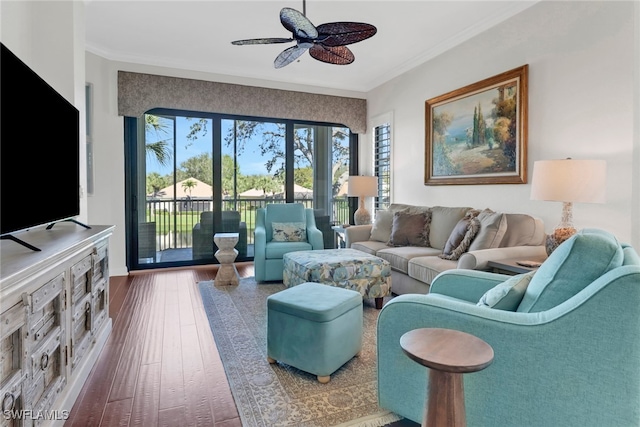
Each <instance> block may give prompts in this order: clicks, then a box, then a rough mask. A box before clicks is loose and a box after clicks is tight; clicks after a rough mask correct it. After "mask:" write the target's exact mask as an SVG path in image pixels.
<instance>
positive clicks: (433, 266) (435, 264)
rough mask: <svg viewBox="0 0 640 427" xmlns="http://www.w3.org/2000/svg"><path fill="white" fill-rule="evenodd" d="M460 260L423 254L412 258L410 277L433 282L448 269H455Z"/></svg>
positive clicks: (409, 265)
mask: <svg viewBox="0 0 640 427" xmlns="http://www.w3.org/2000/svg"><path fill="white" fill-rule="evenodd" d="M457 265H458V262H457V261H452V260H447V259H442V258H440V257H437V256H421V257H415V258H411V259H410V260H409V262H408V265H407V269H408V275H409V277H412V278H414V279H416V280H420V281H421V282H424V283H427V284H431V282H432V281H433V279H435V277H436V276H437V275H438V274H440V273H442V272H443V271H446V270H453V269H455V268H456V267H457Z"/></svg>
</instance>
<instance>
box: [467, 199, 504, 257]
mask: <svg viewBox="0 0 640 427" xmlns="http://www.w3.org/2000/svg"><path fill="white" fill-rule="evenodd" d="M478 221H480V231H479V232H478V235H477V236H476V238H475V239H474V240H473V243H471V246H470V247H469V251H477V250H480V249H490V248H498V247H500V243H501V242H502V238H503V237H504V235H505V233H506V232H507V218H506V217H505V216H504V214H502V213H500V212H494V211H492V210H491V209H485V210H483V211H482V212H480V214H479V215H478Z"/></svg>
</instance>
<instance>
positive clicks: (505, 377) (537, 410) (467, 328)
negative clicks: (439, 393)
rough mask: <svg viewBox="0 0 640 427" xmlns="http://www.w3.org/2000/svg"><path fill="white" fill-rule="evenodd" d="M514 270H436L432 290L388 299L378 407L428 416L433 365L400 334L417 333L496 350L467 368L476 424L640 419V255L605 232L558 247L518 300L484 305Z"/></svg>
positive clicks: (469, 412)
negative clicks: (485, 363) (442, 332)
mask: <svg viewBox="0 0 640 427" xmlns="http://www.w3.org/2000/svg"><path fill="white" fill-rule="evenodd" d="M509 278H510V276H504V275H500V274H494V273H489V272H484V271H473V270H450V271H446V272H443V273H441V274H440V275H438V276H437V277H436V278H435V279H434V281H433V283H432V285H431V289H430V291H429V293H428V294H426V295H419V294H408V295H401V296H398V297H396V298H394V299H392V300H391V301H389V302H388V303H387V304H386V305H385V306H384V308H383V309H382V310H381V312H380V315H379V318H378V324H377V351H378V400H379V404H380V406H381V407H383V408H385V409H388V410H391V411H393V412H395V413H397V414H399V415H401V416H404V417H405V418H408V419H411V420H413V421H415V422H420V421H421V419H422V416H423V411H424V404H425V401H426V400H425V399H426V398H427V374H428V371H427V368H424V367H422V366H420V365H418V364H417V363H416V362H414V361H413V360H411V359H409V358H408V357H407V356H406V355H405V354H404V353H403V351H402V349H401V347H400V343H399V342H400V337H401V336H402V335H403V334H404V333H406V332H408V331H410V330H413V329H416V328H449V329H455V330H459V331H464V332H467V333H470V334H473V335H475V336H477V337H479V338H481V339H483V340H484V341H486V342H487V343H489V344H490V345H491V346H492V347H493V350H494V353H495V357H494V360H493V363H492V364H491V365H490V366H489V367H487V368H486V369H485V370H483V371H480V372H476V373H470V374H464V376H463V381H464V390H465V391H464V393H465V403H466V405H465V406H466V416H467V423H468V425H469V426H474V427H482V426H487V427H495V426H501V427H510V426H514V427H520V426H527V427H534V426H540V427H548V426H563V427H570V426H578V427H585V426H608V427H610V426H625V427H626V426H638V425H640V257H639V256H638V254H637V252H636V251H635V250H634V249H633V248H632V247H630V246H628V245H626V244H620V243H619V242H618V241H617V240H616V238H615V237H614V236H613V235H611V234H610V233H607V232H605V231H602V230H596V229H588V230H583V231H581V232H579V233H578V234H576V235H574V236H572V237H571V238H570V239H568V240H567V241H566V242H564V243H562V244H561V245H560V246H559V247H558V248H557V249H556V250H555V251H554V252H553V253H552V254H551V255H550V256H549V258H548V259H547V260H546V261H545V262H544V263H543V264H542V266H541V267H540V268H539V269H538V271H537V272H536V273H534V275H533V278H531V282H530V283H529V285H528V287H527V288H526V290H525V291H524V295H523V296H522V299H521V301H520V303H519V305H516V306H515V308H514V309H513V310H514V311H506V310H501V309H496V308H489V307H486V306H485V307H482V306H477V305H476V303H477V302H478V301H479V300H480V298H481V297H482V295H483V294H484V293H485V292H487V291H488V290H489V289H491V288H493V287H494V286H496V285H497V284H499V283H501V282H504V281H505V280H507V279H509Z"/></svg>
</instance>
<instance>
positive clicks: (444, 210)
mask: <svg viewBox="0 0 640 427" xmlns="http://www.w3.org/2000/svg"><path fill="white" fill-rule="evenodd" d="M469 210H471V208H464V207H453V208H451V207H444V206H434V207H432V208H431V226H430V227H429V246H431V247H432V248H436V249H440V250H443V249H444V246H445V245H446V244H447V240H449V236H450V235H451V232H452V231H453V228H454V227H455V226H456V224H457V223H458V221H460V220H461V219H462V218H463V217H464V216H465V215H466V213H467V212H468V211H469Z"/></svg>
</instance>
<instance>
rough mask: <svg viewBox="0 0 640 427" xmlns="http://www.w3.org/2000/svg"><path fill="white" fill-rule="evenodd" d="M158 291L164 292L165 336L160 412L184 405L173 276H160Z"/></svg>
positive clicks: (163, 341) (175, 281) (178, 308)
mask: <svg viewBox="0 0 640 427" xmlns="http://www.w3.org/2000/svg"><path fill="white" fill-rule="evenodd" d="M161 277H162V278H163V281H162V284H161V285H160V284H158V289H159V290H160V291H164V292H165V308H164V311H165V316H164V334H163V340H162V363H161V365H162V369H161V374H160V382H161V384H162V387H161V389H160V409H168V408H173V407H175V406H182V405H184V401H185V390H184V376H183V375H184V372H183V365H182V336H181V335H180V305H179V300H178V282H177V280H176V275H175V273H174V274H172V275H171V276H169V275H163V276H161Z"/></svg>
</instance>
